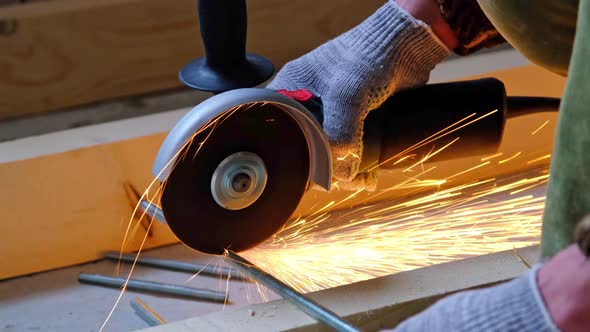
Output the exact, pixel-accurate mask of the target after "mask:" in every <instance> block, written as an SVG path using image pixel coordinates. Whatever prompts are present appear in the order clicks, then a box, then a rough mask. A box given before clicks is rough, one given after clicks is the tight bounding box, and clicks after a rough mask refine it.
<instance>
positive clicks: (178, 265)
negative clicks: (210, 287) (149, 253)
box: [105, 252, 245, 280]
mask: <svg viewBox="0 0 590 332" xmlns="http://www.w3.org/2000/svg"><path fill="white" fill-rule="evenodd" d="M135 257H136V255H133V254H123V255H120V254H119V253H117V252H108V253H106V254H105V258H108V259H110V260H113V261H119V260H120V261H122V262H126V263H133V262H134V261H135ZM136 263H137V264H140V265H146V266H152V267H157V268H162V269H167V270H172V271H180V272H189V273H192V274H199V275H209V276H216V277H217V276H220V277H223V278H228V279H230V278H231V279H232V280H244V279H245V278H244V277H243V276H240V275H238V274H236V275H235V276H233V275H231V268H229V267H225V266H215V265H210V264H194V263H187V262H181V261H177V260H172V259H162V258H154V257H143V256H140V257H137V261H136Z"/></svg>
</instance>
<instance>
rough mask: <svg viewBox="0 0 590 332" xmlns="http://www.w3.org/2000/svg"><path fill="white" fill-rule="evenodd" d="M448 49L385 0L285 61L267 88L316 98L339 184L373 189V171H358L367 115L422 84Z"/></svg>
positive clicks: (392, 3)
mask: <svg viewBox="0 0 590 332" xmlns="http://www.w3.org/2000/svg"><path fill="white" fill-rule="evenodd" d="M448 54H449V50H448V49H447V47H446V46H445V45H444V44H443V43H442V42H441V41H440V40H439V39H438V38H437V37H436V35H435V34H434V33H433V32H432V31H431V29H430V27H429V26H428V25H426V24H425V23H423V22H422V21H419V20H417V19H415V18H414V17H412V16H411V15H410V14H408V13H407V12H406V11H405V10H403V9H402V8H400V7H399V6H398V5H397V4H396V3H395V1H393V0H388V1H387V3H385V4H384V5H383V6H382V7H381V8H379V9H378V10H377V11H376V12H375V13H374V14H373V15H371V16H370V17H369V18H367V19H366V20H365V21H364V22H362V23H361V24H359V25H358V26H356V27H354V28H353V29H351V30H349V31H348V32H345V33H344V34H342V35H340V36H338V37H337V38H335V39H332V40H330V41H328V42H326V43H325V44H323V45H321V46H319V47H318V48H316V49H315V50H313V51H311V52H310V53H308V54H305V55H303V56H302V57H300V58H298V59H295V60H293V61H291V62H289V63H287V64H286V65H285V66H284V67H283V68H282V69H281V70H280V71H279V73H278V74H277V76H276V77H275V78H274V80H273V81H272V82H271V83H270V84H269V85H268V86H267V88H269V89H273V90H298V89H306V90H308V91H309V92H311V93H312V94H313V95H315V96H317V97H319V98H320V99H321V101H322V104H323V111H324V123H323V127H324V130H325V132H326V134H327V136H328V139H329V140H330V144H331V148H332V161H333V174H334V177H335V179H336V180H338V181H339V183H340V185H339V187H341V188H343V187H344V188H348V189H352V188H359V187H361V186H363V187H365V188H367V189H374V187H375V186H376V181H375V177H374V174H359V171H361V170H359V165H360V163H361V160H362V153H363V146H362V137H363V124H364V120H365V118H366V116H367V114H368V113H369V111H371V110H373V109H375V108H377V107H379V106H380V105H381V104H382V103H383V102H384V101H385V100H386V99H387V98H388V97H389V96H390V95H391V94H393V93H394V92H395V91H396V90H400V89H406V88H410V87H413V86H418V85H422V84H425V83H426V81H428V77H429V74H430V71H431V70H432V69H433V68H434V66H435V65H436V64H438V63H439V62H441V61H442V60H443V59H444V58H445V57H446V56H447V55H448ZM347 184H348V185H347ZM343 185H344V186H343ZM371 187H372V188H371Z"/></svg>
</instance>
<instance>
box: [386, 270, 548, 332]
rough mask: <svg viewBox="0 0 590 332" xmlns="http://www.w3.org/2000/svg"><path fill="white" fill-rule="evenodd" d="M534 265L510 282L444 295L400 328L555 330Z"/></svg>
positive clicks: (417, 329)
mask: <svg viewBox="0 0 590 332" xmlns="http://www.w3.org/2000/svg"><path fill="white" fill-rule="evenodd" d="M538 269H539V266H538V265H537V266H535V268H533V269H532V270H531V271H529V272H528V273H526V274H525V275H523V276H521V277H519V278H517V279H514V280H512V281H509V282H506V283H503V284H500V285H497V286H493V287H489V288H484V289H476V290H470V291H464V292H460V293H457V294H455V295H451V296H449V297H446V298H444V299H442V300H440V301H438V302H437V303H435V304H434V305H432V306H431V307H429V308H428V309H426V310H425V311H423V312H421V313H419V314H417V315H415V316H413V317H411V318H409V319H407V320H406V321H404V322H402V323H401V324H400V325H398V326H397V328H396V329H395V330H394V331H395V332H401V331H404V332H405V331H408V332H409V331H460V332H463V331H464V332H468V331H488V332H496V331H497V332H500V331H502V332H506V331H507V332H510V331H513V332H550V331H558V329H557V327H556V326H555V324H554V322H553V321H552V320H551V317H550V315H549V313H548V311H547V309H546V308H545V306H544V304H543V300H542V299H541V295H540V293H539V290H538V288H537V285H536V281H535V279H536V277H535V276H536V273H537V271H538Z"/></svg>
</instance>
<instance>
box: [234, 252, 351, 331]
mask: <svg viewBox="0 0 590 332" xmlns="http://www.w3.org/2000/svg"><path fill="white" fill-rule="evenodd" d="M227 257H228V258H229V260H230V261H231V262H232V263H233V264H234V265H235V266H236V267H237V268H239V269H240V270H241V271H242V272H243V273H244V274H246V275H248V276H249V277H250V278H252V279H254V280H256V281H258V282H259V283H261V284H262V285H264V286H266V287H268V288H270V289H271V290H272V291H274V292H275V293H277V294H278V295H280V296H281V297H282V298H283V299H285V301H287V302H289V303H291V304H293V305H295V306H296V307H297V308H299V310H301V311H303V312H304V313H306V314H308V315H309V316H311V317H313V318H315V319H317V320H318V321H320V322H322V323H324V324H326V325H328V326H330V327H331V328H333V329H334V330H336V331H347V332H353V331H359V330H358V329H357V328H355V327H354V326H352V325H350V324H349V323H347V322H345V321H344V320H343V319H342V318H341V317H339V316H338V315H337V314H336V313H334V312H333V311H331V310H329V309H327V308H325V307H323V306H322V305H320V304H319V303H317V302H315V301H313V300H311V299H309V298H307V297H306V296H304V295H303V294H301V293H299V292H297V291H296V290H295V289H293V288H291V287H290V286H288V285H286V284H285V283H283V282H282V281H280V280H279V279H277V278H275V277H273V276H271V275H270V274H268V273H266V272H264V271H262V270H261V269H260V268H258V267H257V266H256V265H254V264H252V263H251V262H249V261H248V260H246V259H245V258H243V257H241V256H239V255H238V254H236V253H235V252H233V251H229V252H228V254H227Z"/></svg>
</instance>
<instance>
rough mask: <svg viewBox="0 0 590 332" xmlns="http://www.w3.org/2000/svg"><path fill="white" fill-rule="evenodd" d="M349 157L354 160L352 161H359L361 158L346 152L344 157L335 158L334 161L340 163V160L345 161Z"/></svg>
mask: <svg viewBox="0 0 590 332" xmlns="http://www.w3.org/2000/svg"><path fill="white" fill-rule="evenodd" d="M349 157H352V158H354V159H357V160H361V157H360V156H359V155H358V154H356V153H354V152H352V151H348V152H347V153H346V154H345V155H344V156H342V157H337V158H336V160H338V161H342V160H346V159H348V158H349Z"/></svg>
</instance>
